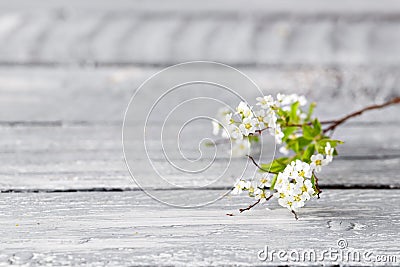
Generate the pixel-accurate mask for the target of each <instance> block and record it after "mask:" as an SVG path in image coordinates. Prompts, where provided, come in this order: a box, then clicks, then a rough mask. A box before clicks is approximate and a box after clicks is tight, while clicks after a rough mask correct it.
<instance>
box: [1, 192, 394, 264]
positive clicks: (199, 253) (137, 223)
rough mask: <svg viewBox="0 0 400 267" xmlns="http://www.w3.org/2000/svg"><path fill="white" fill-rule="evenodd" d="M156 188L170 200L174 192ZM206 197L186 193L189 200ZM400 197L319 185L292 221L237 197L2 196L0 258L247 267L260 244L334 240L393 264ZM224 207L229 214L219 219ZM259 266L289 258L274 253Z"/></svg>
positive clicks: (313, 244) (315, 245) (322, 244)
mask: <svg viewBox="0 0 400 267" xmlns="http://www.w3.org/2000/svg"><path fill="white" fill-rule="evenodd" d="M164 193H165V195H167V196H169V197H170V198H174V197H176V196H177V194H181V193H182V192H180V191H164ZM208 193H210V192H209V191H203V190H201V191H193V192H189V194H190V195H191V196H192V198H196V197H199V196H201V195H204V194H208ZM399 193H400V192H399V190H345V191H342V190H326V191H325V192H324V193H323V194H322V195H321V199H319V200H314V201H312V202H310V203H309V205H308V206H307V207H305V208H303V209H302V211H301V212H300V213H299V217H300V219H299V220H298V221H296V220H295V219H294V218H293V216H292V214H291V213H290V212H289V211H287V210H286V209H284V208H281V207H278V206H277V204H276V203H275V202H271V203H269V204H268V205H266V206H257V207H255V208H254V210H251V211H249V212H246V213H242V214H237V213H238V212H237V209H238V208H241V207H243V206H246V205H247V204H248V203H251V202H250V199H247V198H246V197H245V196H235V197H226V198H224V199H223V200H221V201H219V202H217V203H214V204H213V205H211V206H206V207H202V208H198V209H179V208H173V207H169V206H165V205H163V204H160V203H158V202H156V201H154V200H153V199H151V198H149V197H148V196H147V195H145V194H144V193H142V192H122V193H61V194H57V193H53V194H49V193H39V194H1V195H0V214H1V220H0V229H1V230H0V231H1V244H0V248H1V249H0V264H1V265H8V264H18V265H22V264H26V265H29V266H38V265H44V264H47V265H53V266H54V265H79V264H80V265H91V266H95V265H96V266H97V265H113V266H116V265H119V266H121V265H124V266H126V265H163V266H167V265H179V266H181V265H192V266H204V265H213V266H214V265H244V266H248V265H261V264H264V263H263V262H261V261H259V260H258V259H257V252H258V251H259V250H261V249H263V248H264V246H265V245H268V246H269V249H275V250H280V249H285V250H294V249H298V250H305V249H315V250H316V251H317V253H322V251H323V250H325V249H330V248H331V249H338V246H337V241H338V240H339V239H345V240H346V241H347V242H348V247H349V248H351V249H357V250H360V251H365V250H369V251H372V252H373V253H374V255H395V256H397V260H399V258H398V257H399V256H400V255H399V251H400V247H399V243H398V239H399V231H398V229H399V222H400V210H399V208H398V205H397V203H398V201H400V199H399V196H400V194H399ZM266 207H269V208H271V210H265V208H266ZM229 212H234V213H235V216H233V217H231V216H226V215H225V214H226V213H229ZM306 263H307V262H306ZM306 263H295V262H294V263H290V265H304V264H306ZM321 263H324V264H336V265H337V264H339V265H348V264H350V265H355V264H357V265H358V264H359V263H357V262H355V263H354V262H353V263H346V262H332V261H329V260H325V261H323V262H318V263H317V264H318V265H319V264H321ZM265 264H269V265H271V264H272V265H277V264H283V265H285V264H288V263H285V262H280V261H278V260H276V258H275V261H274V262H272V263H271V262H266V263H265ZM363 264H364V265H365V264H367V265H369V264H368V263H365V262H364V263H363ZM386 265H398V262H397V263H392V264H388V263H387V264H386Z"/></svg>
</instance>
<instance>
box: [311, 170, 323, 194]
mask: <svg viewBox="0 0 400 267" xmlns="http://www.w3.org/2000/svg"><path fill="white" fill-rule="evenodd" d="M313 175H314V178H315V180H314V184H315V188H316V189H317V190H318V193H317V196H318V198H319V194H321V193H322V190H321V188H319V185H318V177H317V176H316V175H315V172H313Z"/></svg>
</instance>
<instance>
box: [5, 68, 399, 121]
mask: <svg viewBox="0 0 400 267" xmlns="http://www.w3.org/2000/svg"><path fill="white" fill-rule="evenodd" d="M162 69H163V68H161V67H160V68H151V67H149V68H148V67H129V66H128V67H123V66H122V67H100V68H96V67H80V66H59V67H54V68H53V67H51V66H49V67H40V66H36V67H34V68H30V67H18V66H17V67H13V68H9V67H0V121H5V122H15V121H17V122H18V121H46V122H52V121H56V122H61V123H62V122H65V123H68V122H71V121H72V122H112V123H114V124H121V123H122V119H123V116H124V112H125V109H126V107H127V105H128V102H129V100H130V98H131V97H132V95H133V93H134V92H135V90H136V89H137V88H138V87H139V86H140V85H141V84H142V83H143V82H144V81H145V80H146V79H148V78H149V77H150V76H151V75H153V74H155V73H157V72H158V71H160V70H162ZM239 70H240V71H242V72H244V73H245V74H246V75H248V76H249V77H250V78H251V79H252V80H253V81H254V82H255V83H256V84H257V85H258V87H259V88H260V89H261V91H262V93H263V94H272V95H276V94H277V93H279V92H280V93H298V94H304V95H306V96H307V97H308V99H309V101H316V102H318V106H317V108H316V114H318V116H320V117H321V118H322V119H334V118H337V117H339V116H341V115H344V114H347V113H349V112H352V111H354V110H356V109H359V108H362V107H364V106H365V105H370V104H372V103H381V102H383V101H385V100H387V99H388V98H391V97H393V96H396V95H399V94H400V88H399V87H398V86H397V85H398V84H399V83H400V69H399V68H397V67H390V68H389V67H387V68H384V67H382V68H378V67H356V66H350V67H349V66H347V67H346V66H343V67H340V68H336V67H332V68H330V67H327V68H320V67H301V66H292V67H282V66H281V67H274V66H272V67H260V68H248V67H243V68H239ZM163 89H165V88H162V87H155V88H150V90H148V94H149V95H152V96H159V95H161V94H162V92H164V91H163ZM237 91H238V93H240V94H242V95H243V97H244V98H245V99H246V100H247V101H248V102H249V103H254V102H255V98H256V97H258V96H259V94H258V93H257V94H255V93H253V92H247V91H246V90H245V89H243V88H242V89H240V88H239V89H238V90H237ZM192 93H193V92H191V91H190V90H188V91H182V94H183V95H182V98H183V99H184V98H189V97H191V96H192ZM207 96H209V97H215V98H217V99H219V100H223V101H226V100H227V97H228V95H226V94H222V93H217V92H215V93H212V94H208V95H207ZM332 100H334V101H332ZM144 101H146V100H144ZM151 104H152V103H151ZM232 105H237V103H236V102H235V103H232ZM213 112H214V111H213ZM398 112H399V108H398V107H389V108H387V109H385V110H384V111H372V112H369V113H366V114H365V115H363V116H361V117H359V118H355V119H354V120H355V121H374V122H377V121H392V122H393V121H397V122H398V121H399V116H398Z"/></svg>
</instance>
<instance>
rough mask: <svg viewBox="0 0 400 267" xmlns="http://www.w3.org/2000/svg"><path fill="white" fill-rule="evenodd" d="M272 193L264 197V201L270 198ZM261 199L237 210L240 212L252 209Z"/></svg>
mask: <svg viewBox="0 0 400 267" xmlns="http://www.w3.org/2000/svg"><path fill="white" fill-rule="evenodd" d="M273 196H274V195H270V196H269V197H267V198H266V201H268V200H270V199H271V198H272V197H273ZM260 201H261V199H259V200H257V201H256V202H255V203H253V204H251V205H250V206H248V207H247V208H244V209H239V212H240V213H242V212H243V211H246V210H250V209H252V208H253V207H254V206H256V205H257V204H258V203H260Z"/></svg>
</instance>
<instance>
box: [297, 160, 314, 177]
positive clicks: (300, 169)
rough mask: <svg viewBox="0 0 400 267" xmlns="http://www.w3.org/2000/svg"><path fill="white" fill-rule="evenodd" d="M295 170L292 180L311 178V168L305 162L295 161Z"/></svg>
mask: <svg viewBox="0 0 400 267" xmlns="http://www.w3.org/2000/svg"><path fill="white" fill-rule="evenodd" d="M295 170H296V172H294V174H295V175H294V176H295V177H294V178H297V177H302V178H311V167H310V165H309V164H308V163H307V162H304V161H301V160H296V163H295Z"/></svg>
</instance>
